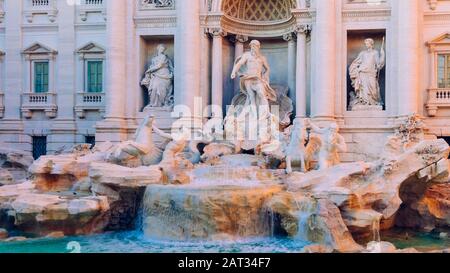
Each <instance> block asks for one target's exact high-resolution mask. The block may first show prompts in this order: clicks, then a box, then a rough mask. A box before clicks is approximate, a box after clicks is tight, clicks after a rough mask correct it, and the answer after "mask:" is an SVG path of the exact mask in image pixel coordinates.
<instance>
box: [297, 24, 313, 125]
mask: <svg viewBox="0 0 450 273" xmlns="http://www.w3.org/2000/svg"><path fill="white" fill-rule="evenodd" d="M310 30H311V26H310V25H299V26H298V27H297V29H296V32H297V65H296V73H295V77H296V79H297V80H296V82H295V90H296V94H295V104H296V113H295V114H296V118H306V97H307V96H306V92H307V79H306V69H307V68H306V65H307V63H306V36H307V34H308V33H309V31H310Z"/></svg>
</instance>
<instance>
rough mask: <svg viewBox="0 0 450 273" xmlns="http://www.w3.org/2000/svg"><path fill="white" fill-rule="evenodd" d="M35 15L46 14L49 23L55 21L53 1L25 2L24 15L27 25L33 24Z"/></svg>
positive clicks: (55, 11) (34, 0)
mask: <svg viewBox="0 0 450 273" xmlns="http://www.w3.org/2000/svg"><path fill="white" fill-rule="evenodd" d="M36 14H47V16H48V19H49V20H50V22H52V23H53V22H55V21H56V15H57V14H58V10H57V8H56V1H55V0H25V3H24V15H25V18H26V19H27V21H28V23H33V17H34V16H35V15H36Z"/></svg>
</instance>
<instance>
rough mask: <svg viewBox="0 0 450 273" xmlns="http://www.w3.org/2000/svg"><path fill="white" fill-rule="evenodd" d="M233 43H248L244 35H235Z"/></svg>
mask: <svg viewBox="0 0 450 273" xmlns="http://www.w3.org/2000/svg"><path fill="white" fill-rule="evenodd" d="M235 42H236V43H242V44H243V43H246V42H248V36H245V35H236V37H235Z"/></svg>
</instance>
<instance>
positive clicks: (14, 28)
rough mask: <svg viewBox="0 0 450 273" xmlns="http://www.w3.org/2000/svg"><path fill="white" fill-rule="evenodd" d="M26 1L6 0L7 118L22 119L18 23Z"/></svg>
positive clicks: (20, 32) (21, 67) (22, 73)
mask: <svg viewBox="0 0 450 273" xmlns="http://www.w3.org/2000/svg"><path fill="white" fill-rule="evenodd" d="M23 2H24V1H5V2H4V8H5V14H7V16H5V22H4V23H5V42H4V43H5V48H4V49H3V50H4V51H5V52H6V55H5V58H4V62H5V90H4V92H5V102H7V103H6V108H5V117H4V119H5V120H8V119H10V120H20V106H21V105H20V96H21V94H22V93H23V92H29V91H28V90H24V86H23V84H22V75H24V69H25V68H24V67H23V64H22V55H21V50H22V49H23V44H22V27H21V24H19V23H18V20H19V18H22V12H23V10H22V8H23V7H22V5H23Z"/></svg>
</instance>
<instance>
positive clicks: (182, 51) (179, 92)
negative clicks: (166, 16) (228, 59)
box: [175, 1, 201, 118]
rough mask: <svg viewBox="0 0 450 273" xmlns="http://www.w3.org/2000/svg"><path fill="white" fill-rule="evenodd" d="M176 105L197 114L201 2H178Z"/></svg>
mask: <svg viewBox="0 0 450 273" xmlns="http://www.w3.org/2000/svg"><path fill="white" fill-rule="evenodd" d="M176 6H177V7H176V10H177V31H176V35H175V105H184V106H187V107H188V108H189V109H190V111H191V115H190V117H187V116H186V115H187V113H184V115H185V117H186V118H192V117H193V115H194V112H195V109H194V107H195V105H194V103H195V97H198V96H199V94H200V63H201V62H200V48H201V30H200V1H176Z"/></svg>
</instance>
